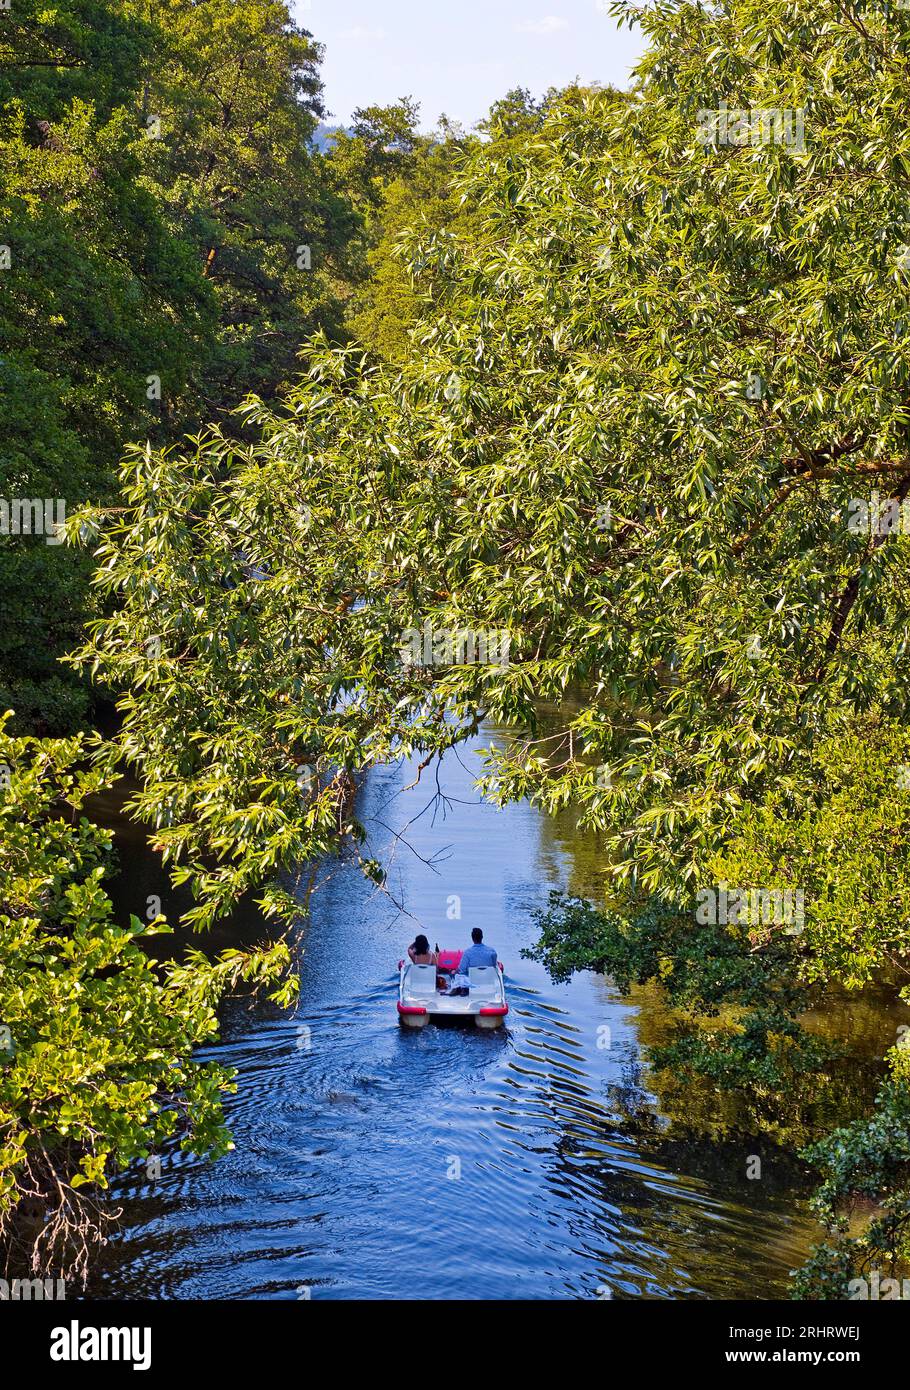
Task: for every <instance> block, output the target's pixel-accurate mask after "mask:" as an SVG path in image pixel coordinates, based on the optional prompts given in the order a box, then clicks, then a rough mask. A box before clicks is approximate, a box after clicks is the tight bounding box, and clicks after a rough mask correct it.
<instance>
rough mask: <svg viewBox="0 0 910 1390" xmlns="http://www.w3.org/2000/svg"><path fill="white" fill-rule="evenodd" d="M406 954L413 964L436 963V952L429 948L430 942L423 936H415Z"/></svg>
mask: <svg viewBox="0 0 910 1390" xmlns="http://www.w3.org/2000/svg"><path fill="white" fill-rule="evenodd" d="M408 955H409V956H410V957H411V963H412V964H413V965H436V963H437V959H438V958H437V953H436V951H431V950H430V943H429V941H427V939H426V937H425V936H415V937H414V941H413V943H412V944H411V945H410V946H409V947H408Z"/></svg>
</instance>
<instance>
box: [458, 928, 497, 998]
mask: <svg viewBox="0 0 910 1390" xmlns="http://www.w3.org/2000/svg"><path fill="white" fill-rule="evenodd" d="M471 940H472V942H473V943H474V944H473V946H469V947H468V949H467V950H466V951H462V953H461V960H460V962H459V965H458V975H456V977H455V984H456V986H458V988H456V989H453V990H452V993H453V994H462V993H464V994H467V992H468V991H467V988H466V987H465V986H466V985H467V982H468V971H469V970H470V969H471V966H472V965H473V966H478V965H495V964H496V961H497V959H498V957H497V955H496V952H495V951H494V950H493V947H492V946H484V944H483V932H482V931H481V930H480V927H475V928H474V930H473V931H472V932H471ZM461 975H463V976H464V980H463V981H462V980H460V979H459V976H461Z"/></svg>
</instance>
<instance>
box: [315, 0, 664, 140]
mask: <svg viewBox="0 0 910 1390" xmlns="http://www.w3.org/2000/svg"><path fill="white" fill-rule="evenodd" d="M289 3H290V5H291V9H292V12H293V14H294V17H295V19H296V20H297V22H298V23H300V24H302V25H303V26H304V27H305V28H307V29H309V30H310V31H311V32H312V33H313V35H314V37H315V38H316V39H318V41H319V42H320V43H322V44H324V45H325V62H324V64H323V67H322V76H323V81H324V82H325V101H326V106H327V107H328V109H329V110H330V111H331V112H332V113H333V115H332V117H331V118H330V119H331V120H332V121H333V122H336V121H337V122H338V123H339V124H343V123H344V122H346V121H347V120H349V118H350V115H351V112H352V111H353V110H354V108H355V107H356V106H370V105H373V104H375V103H379V104H382V105H386V104H388V103H390V102H393V101H395V100H397V98H398V97H401V96H413V97H415V98H416V99H417V100H418V101H419V102H420V107H421V125H422V127H423V128H424V129H426V130H429V129H432V128H433V127H434V126H435V125H436V121H437V119H438V117H439V115H440V113H441V112H443V111H444V112H445V113H446V115H447V116H448V117H449V118H450V119H452V120H457V121H461V122H462V123H463V125H465V127H467V128H470V127H471V126H472V125H473V124H474V122H475V121H477V120H479V119H480V118H481V117H482V116H484V115H485V114H486V112H487V111H488V109H489V107H490V105H491V103H492V102H494V101H495V100H496V99H497V97H500V96H503V95H504V94H505V93H506V92H507V91H508V90H509V88H510V87H529V88H530V89H531V91H532V92H534V94H535V95H537V96H539V95H541V94H542V93H543V92H545V91H546V90H547V88H548V87H550V86H555V87H561V86H564V85H565V84H566V83H568V82H571V81H572V80H573V79H574V78H575V77H579V78H581V80H582V81H600V82H603V83H612V84H614V85H615V86H622V87H624V86H626V85H627V83H628V80H629V71H630V68H631V67H632V65H633V63H634V62H635V60H636V58H637V57H638V55H639V53H640V52H641V49H642V40H641V36H640V34H638V33H637V32H633V33H630V32H629V30H628V29H622V30H620V29H618V28H617V26H616V23H615V21H614V20H613V19H612V18H611V17H610V16H609V15H608V14H605V13H603V9H604V8H605V4H604V0H539V3H537V0H457V3H450V0H372V3H367V0H289Z"/></svg>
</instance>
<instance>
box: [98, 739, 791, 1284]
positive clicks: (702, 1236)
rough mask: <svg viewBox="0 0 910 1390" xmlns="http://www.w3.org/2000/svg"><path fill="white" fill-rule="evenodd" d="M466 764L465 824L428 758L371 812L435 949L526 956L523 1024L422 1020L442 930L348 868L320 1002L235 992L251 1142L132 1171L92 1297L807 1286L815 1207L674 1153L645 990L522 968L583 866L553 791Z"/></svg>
mask: <svg viewBox="0 0 910 1390" xmlns="http://www.w3.org/2000/svg"><path fill="white" fill-rule="evenodd" d="M462 756H463V758H464V761H463V762H462V761H461V760H459V759H458V758H455V757H453V756H448V757H447V758H446V759H445V762H444V764H443V772H442V777H441V785H442V788H443V790H444V791H445V792H446V794H447V796H448V797H449V798H450V800H449V801H448V803H447V805H446V807H445V808H444V814H443V813H442V811H440V808H438V807H437V814H436V815H435V817H434V814H433V810H432V808H428V807H427V803H428V801H429V800H430V794H431V793H430V791H429V790H428V789H427V786H426V784H425V782H424V783H421V784H420V785H418V786H416V787H414V788H412V789H410V790H408V791H404V792H402V791H401V789H402V788H403V787H405V785H406V784H408V783H410V782H412V781H413V778H414V771H413V769H412V768H410V767H404V768H397V769H396V768H389V769H384V770H382V771H380V772H377V773H374V774H373V775H372V777H371V779H370V781H369V783H368V785H367V787H366V788H365V789H364V791H363V792H362V794H361V796H362V801H361V805H360V810H361V815H362V816H363V818H364V819H365V820H366V821H367V823H368V824H369V825H370V829H371V836H372V838H373V842H374V846H375V847H376V848H380V847H384V851H385V857H386V858H388V856H389V855H390V854H391V857H392V861H393V868H392V874H391V881H390V888H391V891H392V893H393V894H394V896H395V898H396V899H398V900H399V901H402V902H403V903H404V906H405V907H406V909H407V912H408V913H410V914H412V915H413V918H416V919H417V920H418V921H419V923H420V925H421V927H422V928H423V930H425V931H426V933H427V935H428V936H429V937H430V940H431V942H435V941H438V942H439V943H440V944H441V945H446V944H451V945H455V946H459V945H462V944H464V943H465V941H466V940H467V939H468V937H469V933H470V929H471V927H472V926H474V925H478V924H479V925H481V926H483V928H484V932H485V935H486V938H487V940H488V941H489V942H490V943H491V944H492V945H494V946H495V947H496V948H497V950H498V951H499V953H500V956H501V957H502V959H503V960H504V962H505V967H506V982H507V988H508V991H509V999H510V1004H511V1013H510V1015H509V1019H508V1024H509V1026H508V1028H507V1029H506V1030H502V1031H497V1032H493V1033H482V1032H480V1031H479V1030H474V1029H469V1030H465V1029H463V1028H461V1027H457V1026H456V1027H434V1026H430V1027H428V1028H426V1029H423V1030H420V1031H419V1032H410V1031H407V1032H405V1031H404V1030H400V1029H399V1027H398V1024H397V1019H396V1013H395V997H396V993H395V985H396V963H397V961H398V959H399V957H400V956H401V955H402V954H403V951H404V947H405V946H406V944H407V942H408V941H409V940H411V939H412V937H413V934H414V931H415V930H416V929H418V928H417V925H416V923H415V921H414V920H412V919H411V918H404V917H398V918H397V920H396V908H395V906H394V905H393V903H392V902H391V901H390V899H389V898H388V897H387V896H386V895H385V894H383V893H381V892H379V891H377V890H376V889H375V888H374V887H373V886H372V885H370V884H367V883H366V882H365V881H364V880H363V879H362V878H361V877H360V876H359V875H358V873H357V872H356V870H355V869H353V868H351V867H350V866H346V865H342V864H335V865H334V866H330V867H329V870H328V871H327V872H328V873H329V877H328V882H327V883H325V885H324V886H323V888H322V889H321V890H320V891H319V892H318V893H317V894H316V896H315V898H314V900H313V912H312V917H311V919H310V921H309V922H308V923H307V924H306V926H305V928H304V929H303V930H302V933H301V946H302V950H303V954H302V959H301V995H300V1002H299V1008H298V1009H297V1012H296V1014H295V1016H293V1017H288V1016H279V1015H277V1014H276V1012H275V1011H274V1010H270V1009H259V1010H258V1011H250V1010H249V1009H248V1008H247V1007H246V1006H240V1005H235V1006H232V1008H231V1009H230V1010H229V1011H228V1014H227V1017H226V1019H225V1026H224V1031H223V1039H222V1042H221V1044H220V1045H219V1046H217V1047H215V1048H211V1049H209V1053H210V1055H213V1056H217V1057H218V1059H219V1061H222V1062H225V1063H229V1064H232V1065H233V1066H235V1067H236V1068H237V1069H238V1073H239V1074H238V1078H237V1079H238V1091H237V1094H236V1096H233V1097H229V1098H228V1101H227V1111H228V1118H229V1122H230V1125H231V1128H232V1130H233V1134H234V1140H235V1144H236V1148H235V1150H234V1151H233V1152H232V1153H231V1154H229V1155H228V1156H227V1157H226V1158H225V1159H223V1160H221V1161H219V1162H218V1163H217V1164H211V1165H210V1164H206V1163H204V1162H202V1161H200V1160H198V1159H194V1158H192V1157H188V1156H186V1155H182V1154H180V1153H179V1152H176V1151H175V1152H169V1153H167V1154H165V1155H162V1173H161V1177H160V1178H158V1179H157V1180H155V1181H148V1180H147V1178H146V1175H145V1170H144V1168H143V1167H140V1168H138V1169H136V1170H133V1171H131V1173H130V1174H128V1175H127V1176H126V1178H125V1179H124V1180H122V1182H121V1183H120V1185H119V1187H118V1189H117V1191H116V1193H115V1195H116V1197H117V1198H118V1200H119V1203H120V1205H121V1206H122V1207H123V1211H124V1220H123V1228H122V1234H121V1236H120V1237H119V1238H118V1239H117V1240H116V1241H114V1242H113V1243H112V1245H111V1246H110V1247H109V1250H108V1253H107V1256H106V1259H105V1262H104V1264H103V1266H102V1268H101V1269H100V1271H99V1275H98V1278H97V1280H96V1283H95V1285H94V1286H93V1287H92V1289H90V1291H89V1292H90V1294H91V1295H94V1296H99V1295H103V1296H106V1297H114V1298H129V1297H166V1298H276V1297H280V1298H305V1297H312V1298H355V1297H361V1298H362V1297H367V1298H392V1297H397V1298H458V1297H461V1298H481V1299H488V1298H504V1299H510V1298H528V1297H530V1298H596V1297H602V1298H603V1297H614V1298H622V1297H626V1296H642V1295H644V1296H647V1297H676V1298H678V1297H710V1298H722V1297H727V1298H746V1299H752V1298H767V1297H773V1296H780V1295H782V1294H783V1293H784V1291H785V1284H786V1280H787V1274H788V1271H789V1270H790V1269H792V1268H793V1267H794V1266H795V1265H796V1264H797V1263H798V1262H799V1261H800V1260H801V1258H803V1256H804V1254H805V1251H806V1249H807V1246H808V1244H809V1242H810V1240H811V1239H812V1235H813V1231H812V1227H811V1225H810V1223H809V1221H808V1219H807V1217H806V1214H805V1209H804V1206H803V1204H802V1202H801V1201H799V1200H797V1198H796V1197H795V1196H794V1194H793V1192H792V1190H791V1189H790V1188H789V1186H788V1183H787V1182H786V1181H781V1180H779V1179H778V1180H777V1181H775V1179H774V1176H773V1174H772V1175H770V1177H769V1179H768V1180H763V1181H749V1180H748V1179H747V1177H746V1161H745V1160H746V1155H744V1154H743V1152H742V1148H741V1146H740V1148H739V1149H736V1148H734V1147H731V1148H729V1149H727V1148H724V1147H723V1146H719V1145H717V1146H714V1147H713V1148H711V1149H707V1150H705V1149H703V1150H701V1151H699V1150H698V1149H697V1148H696V1147H694V1146H690V1147H680V1146H675V1147H674V1148H673V1149H672V1150H670V1149H669V1147H668V1145H667V1143H666V1141H665V1139H664V1137H663V1134H662V1130H663V1125H662V1122H661V1118H660V1115H659V1111H658V1108H657V1105H656V1102H655V1098H654V1097H653V1096H650V1095H649V1094H648V1093H647V1090H646V1089H643V1084H644V1083H643V1077H642V1071H641V1066H640V1060H639V1046H638V1039H637V1018H638V1014H637V1008H636V1006H635V1005H634V1004H630V1003H629V1002H625V1001H621V1000H620V999H619V998H618V997H617V996H616V995H615V994H614V993H613V991H612V990H611V989H610V988H609V986H608V985H607V984H606V983H605V982H604V981H602V980H599V979H597V978H596V977H594V976H592V975H589V974H586V975H581V976H579V977H576V978H575V979H574V980H573V981H572V982H571V983H570V984H568V985H559V986H557V985H554V984H552V983H551V982H550V981H549V979H548V978H547V976H546V974H545V972H544V971H543V969H542V968H541V967H540V966H539V965H537V964H536V963H531V962H528V961H525V960H522V959H521V956H520V950H521V948H522V946H526V945H529V944H531V942H532V941H533V939H534V924H533V920H532V912H533V910H534V909H535V908H536V907H538V906H541V905H543V904H544V902H545V901H546V897H547V894H548V893H549V891H550V889H551V888H555V887H566V886H568V883H569V876H570V873H571V872H572V856H571V855H570V854H569V853H568V852H567V850H566V848H565V847H564V845H563V844H561V843H560V841H559V839H558V837H554V835H553V834H552V833H551V828H550V827H548V824H547V822H546V820H545V818H543V817H542V816H541V815H540V814H539V813H538V812H536V811H534V810H532V809H531V808H530V807H528V806H526V805H518V806H514V807H511V808H509V809H507V810H504V811H500V810H497V809H495V808H493V807H489V806H484V805H481V804H479V803H478V802H477V798H476V794H475V793H474V791H473V789H472V786H471V781H472V773H473V771H474V770H475V767H476V763H475V762H474V760H473V757H472V755H464V754H463V755H462ZM425 808H427V809H425ZM421 813H422V814H421ZM393 831H397V832H398V833H399V834H403V837H404V839H403V840H399V841H397V842H396V843H395V844H393V843H392V832H393ZM404 841H406V844H405V843H404ZM383 842H384V844H383ZM447 847H448V849H449V853H448V855H447V857H446V856H444V857H443V859H442V862H436V864H435V868H434V867H433V866H432V865H431V864H429V863H428V862H426V861H428V860H430V859H432V858H433V857H434V856H435V855H437V854H438V853H439V851H441V850H445V849H446V848H447ZM126 859H127V862H126V864H125V868H124V873H123V875H122V878H121V882H120V884H119V885H118V896H119V897H120V898H121V900H125V899H126V898H129V899H130V902H129V903H128V904H127V905H128V907H129V910H132V911H137V910H140V909H139V908H137V906H136V903H135V901H134V900H135V899H136V898H141V899H144V897H145V896H146V895H147V894H149V893H153V892H155V891H156V889H155V887H154V886H150V885H154V884H155V882H156V876H157V875H159V874H160V871H159V870H158V869H157V867H156V866H155V864H154V861H152V860H150V859H148V858H146V857H144V856H143V855H142V854H140V853H139V851H138V848H137V849H135V850H130V849H129V847H127V850H126ZM161 895H162V897H163V898H164V899H165V902H164V907H165V910H167V907H168V902H167V896H168V895H167V890H166V887H164V888H163V890H162V892H161ZM456 900H460V910H461V919H460V920H448V919H447V915H446V914H447V911H450V912H451V911H453V910H454V904H455V901H456ZM630 1111H631V1112H634V1113H636V1114H639V1115H640V1116H642V1118H643V1121H646V1122H642V1123H640V1124H637V1125H631V1124H630V1123H629V1121H628V1115H629V1113H630ZM668 1152H672V1153H673V1155H674V1156H673V1160H672V1162H669V1161H668V1158H667V1155H668Z"/></svg>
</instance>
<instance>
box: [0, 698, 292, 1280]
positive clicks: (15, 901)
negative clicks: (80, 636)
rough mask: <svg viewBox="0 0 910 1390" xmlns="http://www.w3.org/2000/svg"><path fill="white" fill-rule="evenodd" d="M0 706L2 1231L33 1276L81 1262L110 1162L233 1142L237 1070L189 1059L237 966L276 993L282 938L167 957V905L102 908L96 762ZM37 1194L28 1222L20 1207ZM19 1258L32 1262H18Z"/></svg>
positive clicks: (282, 992) (103, 843)
mask: <svg viewBox="0 0 910 1390" xmlns="http://www.w3.org/2000/svg"><path fill="white" fill-rule="evenodd" d="M5 725H6V719H4V720H2V721H0V832H2V833H0V1244H2V1245H3V1246H4V1247H5V1251H6V1255H7V1261H5V1266H6V1267H7V1268H9V1267H10V1262H12V1263H13V1264H15V1265H18V1264H19V1263H20V1262H27V1264H28V1266H30V1268H31V1270H32V1271H33V1272H34V1273H36V1274H44V1273H50V1272H57V1273H58V1274H59V1275H60V1276H62V1277H74V1278H77V1279H78V1278H83V1279H84V1277H85V1274H86V1271H87V1269H88V1262H89V1259H90V1256H91V1254H92V1251H93V1250H94V1247H95V1245H96V1243H97V1242H98V1241H99V1240H100V1239H102V1238H103V1234H104V1231H105V1229H106V1226H107V1225H108V1224H109V1221H110V1218H109V1217H108V1216H106V1215H105V1213H104V1210H103V1208H102V1207H101V1206H100V1205H99V1201H98V1196H99V1192H100V1190H102V1189H104V1188H105V1187H106V1186H107V1184H108V1181H109V1178H110V1176H111V1175H112V1174H115V1173H117V1172H120V1171H122V1170H123V1169H124V1168H125V1167H127V1166H128V1165H129V1164H130V1163H131V1162H133V1161H134V1160H136V1159H138V1158H143V1159H148V1158H149V1155H150V1154H155V1153H156V1152H157V1151H160V1150H161V1148H162V1146H164V1145H166V1144H169V1143H171V1142H173V1141H179V1143H180V1145H181V1147H182V1148H184V1149H191V1150H193V1151H194V1152H197V1153H207V1154H211V1155H217V1154H219V1153H223V1152H224V1151H225V1150H226V1149H227V1148H229V1147H230V1140H229V1135H228V1133H227V1130H226V1128H225V1125H224V1119H223V1115H222V1110H221V1100H220V1098H221V1095H222V1094H223V1093H224V1092H225V1091H230V1090H232V1089H233V1083H232V1076H233V1073H232V1072H231V1070H230V1069H228V1068H225V1067H222V1066H219V1065H217V1064H215V1063H200V1062H196V1061H193V1059H192V1049H193V1048H194V1046H196V1045H197V1044H199V1043H203V1042H211V1041H212V1039H213V1038H214V1037H215V1036H216V1035H217V1032H218V1021H217V1017H216V1012H215V1009H216V1005H217V1004H218V1002H219V1000H220V999H221V998H222V997H223V995H225V994H226V993H227V992H228V991H229V990H230V989H231V988H232V987H235V986H236V985H237V984H238V983H239V982H240V981H241V980H244V981H248V982H250V983H252V984H260V985H266V986H268V987H269V988H270V989H271V992H272V995H273V997H274V998H275V999H276V1000H278V1001H279V1002H282V1003H287V1002H288V1000H289V998H290V997H291V992H292V986H291V982H290V981H282V979H281V976H282V974H283V972H284V969H285V967H286V965H287V961H288V952H287V948H286V946H284V944H283V943H278V944H277V945H274V946H272V947H267V948H263V949H260V950H254V951H251V952H247V953H244V952H238V951H228V952H225V953H224V954H223V955H222V956H221V957H220V958H219V959H218V960H216V961H213V962H210V961H208V960H206V958H205V957H204V956H203V955H202V953H201V952H199V951H191V952H189V953H187V956H186V960H185V962H184V963H183V964H177V963H169V964H168V963H160V962H158V961H156V960H155V959H154V957H153V956H151V955H150V954H149V953H148V951H147V950H145V949H143V948H142V945H141V944H140V943H141V940H142V939H143V938H149V937H152V938H156V937H158V936H161V935H162V934H166V933H167V932H169V930H170V929H169V928H168V926H167V924H166V923H165V922H164V921H163V920H162V919H160V918H159V919H156V920H155V922H153V923H148V922H141V921H140V920H139V919H138V918H136V917H133V918H132V919H131V921H130V924H129V925H128V926H126V927H124V926H119V925H118V924H117V923H115V922H114V921H113V919H112V912H111V903H110V899H109V898H108V897H107V895H106V894H105V892H104V889H103V880H104V877H105V875H106V874H107V873H108V872H109V870H110V867H111V858H112V855H111V834H110V832H109V831H105V830H101V829H99V828H98V827H96V826H93V825H91V824H90V823H89V821H88V820H87V819H86V818H85V816H84V815H82V814H81V811H82V807H83V802H84V799H85V797H86V796H87V795H88V794H89V793H91V792H93V791H97V790H98V789H99V786H100V785H101V778H100V777H99V776H98V774H97V773H91V772H87V771H86V770H85V766H84V763H85V750H84V747H83V744H82V742H81V740H80V739H79V738H74V739H69V740H44V741H40V740H35V739H31V738H13V737H11V736H10V735H9V733H8V732H6V728H5ZM26 1206H29V1207H31V1208H37V1216H38V1219H37V1221H36V1220H34V1219H32V1220H30V1221H28V1222H26V1221H24V1220H23V1219H22V1213H23V1209H24V1208H25V1207H26ZM23 1267H25V1264H24V1263H23Z"/></svg>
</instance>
